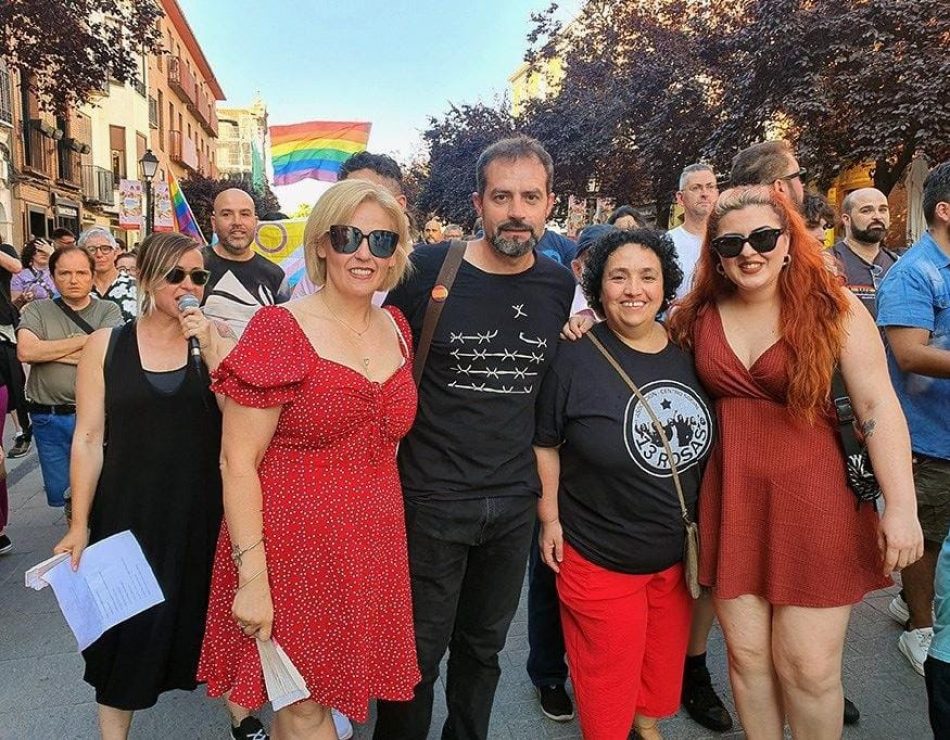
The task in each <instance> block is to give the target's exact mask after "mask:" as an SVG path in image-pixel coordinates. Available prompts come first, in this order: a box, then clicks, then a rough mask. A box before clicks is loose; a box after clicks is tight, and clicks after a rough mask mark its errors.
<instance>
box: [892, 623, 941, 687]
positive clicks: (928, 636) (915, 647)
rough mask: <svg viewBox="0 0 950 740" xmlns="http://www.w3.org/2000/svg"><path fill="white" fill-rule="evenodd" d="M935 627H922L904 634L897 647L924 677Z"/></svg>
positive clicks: (898, 639)
mask: <svg viewBox="0 0 950 740" xmlns="http://www.w3.org/2000/svg"><path fill="white" fill-rule="evenodd" d="M933 636H934V630H933V627H921V628H920V629H916V630H909V631H907V632H904V633H903V634H902V635H901V636H900V637H899V638H897V647H898V648H900V651H901V652H902V653H903V654H904V657H905V658H907V660H908V662H909V663H910V664H911V666H913V668H914V670H915V671H917V672H918V673H919V674H920V675H921V676H923V675H924V661H925V660H927V652H928V651H929V650H930V641H931V640H933Z"/></svg>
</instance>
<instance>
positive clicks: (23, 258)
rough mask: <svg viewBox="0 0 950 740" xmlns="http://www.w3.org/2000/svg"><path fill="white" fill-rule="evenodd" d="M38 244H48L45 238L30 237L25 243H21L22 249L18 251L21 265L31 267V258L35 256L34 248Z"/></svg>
mask: <svg viewBox="0 0 950 740" xmlns="http://www.w3.org/2000/svg"><path fill="white" fill-rule="evenodd" d="M40 244H46V245H49V242H48V241H46V239H39V238H37V239H30V241H28V242H27V243H26V244H24V245H23V251H22V252H20V263H21V264H22V265H23V267H32V266H33V258H34V257H35V256H36V248H37V246H39V245H40Z"/></svg>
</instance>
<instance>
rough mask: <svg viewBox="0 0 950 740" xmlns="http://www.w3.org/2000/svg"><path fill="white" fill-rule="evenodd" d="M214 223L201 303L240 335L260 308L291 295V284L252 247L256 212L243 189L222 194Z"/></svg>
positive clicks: (212, 314) (216, 200)
mask: <svg viewBox="0 0 950 740" xmlns="http://www.w3.org/2000/svg"><path fill="white" fill-rule="evenodd" d="M211 226H212V228H214V233H215V234H216V235H217V237H218V241H217V243H216V244H214V246H211V247H207V248H206V249H205V250H204V258H205V267H206V268H207V269H208V270H210V271H211V278H210V280H208V284H207V285H206V286H205V295H204V300H203V302H202V307H203V308H204V313H205V315H206V316H208V317H211V318H215V319H220V320H221V321H224V322H225V323H226V324H227V325H228V326H230V327H231V328H232V329H233V330H234V332H235V333H236V334H237V335H238V336H241V334H242V333H243V332H244V327H246V326H247V322H248V321H250V320H251V317H252V316H253V315H254V314H255V313H256V312H257V310H258V309H259V308H261V307H262V306H273V305H274V304H277V303H285V302H286V301H288V300H290V286H289V285H288V283H287V276H286V275H285V274H284V271H283V270H281V269H280V268H279V267H278V266H277V265H275V264H274V263H273V262H271V261H270V260H268V259H267V258H265V257H261V255H259V254H257V253H256V252H254V250H253V249H252V248H251V245H252V244H253V243H254V231H255V230H256V229H257V216H256V215H255V213H254V201H253V200H252V199H251V196H250V195H248V194H247V193H245V192H244V191H243V190H241V189H239V188H229V189H228V190H224V191H222V192H220V193H218V196H217V197H216V198H215V199H214V213H213V214H212V216H211Z"/></svg>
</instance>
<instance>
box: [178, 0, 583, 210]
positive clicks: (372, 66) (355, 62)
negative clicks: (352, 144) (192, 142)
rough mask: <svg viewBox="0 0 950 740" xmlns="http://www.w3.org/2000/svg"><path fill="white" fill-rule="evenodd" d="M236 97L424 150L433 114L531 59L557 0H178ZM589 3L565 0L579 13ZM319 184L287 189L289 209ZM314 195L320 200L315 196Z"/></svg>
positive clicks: (490, 94)
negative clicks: (537, 21) (534, 38)
mask: <svg viewBox="0 0 950 740" xmlns="http://www.w3.org/2000/svg"><path fill="white" fill-rule="evenodd" d="M179 4H180V5H181V7H182V9H183V10H184V12H185V16H186V17H187V18H188V22H189V24H190V25H191V28H192V30H193V31H194V33H195V36H196V37H197V38H198V42H199V43H200V44H201V47H202V49H203V50H204V53H205V56H206V57H207V58H208V61H209V63H210V64H211V67H212V69H213V70H214V73H215V76H216V77H217V78H218V82H220V83H221V87H222V88H223V89H224V93H225V95H227V99H228V103H229V104H232V105H238V106H239V105H246V104H247V103H249V102H250V100H251V99H252V98H253V96H254V95H255V93H256V92H257V91H260V93H261V96H262V97H263V99H264V101H265V102H266V103H267V107H268V110H269V112H270V123H271V124H272V125H275V124H286V123H298V122H300V121H307V120H367V121H372V123H373V129H372V133H371V135H370V140H369V149H370V150H371V151H375V152H383V153H388V154H392V155H393V156H395V157H396V158H397V159H399V160H401V161H405V160H408V159H409V158H411V157H412V156H414V155H416V154H418V153H419V152H420V151H421V145H420V132H421V131H422V130H423V129H424V128H425V126H426V122H427V117H428V116H430V115H435V116H438V115H440V114H441V113H443V112H444V111H446V110H447V109H448V107H449V103H450V102H451V103H471V102H476V101H478V100H483V101H486V102H490V101H492V100H494V99H495V97H496V96H499V95H502V94H504V93H505V91H506V90H507V84H508V75H510V74H511V73H512V72H513V71H514V70H515V69H516V68H517V66H518V65H519V64H520V63H521V61H522V58H523V56H524V53H525V50H526V49H527V43H528V42H527V38H526V37H527V34H528V31H529V30H530V28H531V23H530V14H531V13H532V12H534V11H539V10H542V9H544V8H546V7H547V5H548V0H487V1H486V0H467V1H466V2H459V1H458V0H441V1H439V0H390V1H389V2H385V1H384V0H332V1H330V0H319V1H316V0H297V1H296V2H291V1H289V0H271V1H270V2H260V0H258V1H257V2H250V1H249V0H232V1H230V2H224V0H213V1H210V2H209V0H179ZM580 5H581V0H564V1H563V2H561V3H560V6H561V10H560V11H559V12H560V13H562V14H563V15H565V16H569V15H570V14H573V13H574V12H576V11H577V9H578V8H579V7H580ZM321 190H322V188H320V187H319V186H316V188H315V187H314V186H305V187H303V188H297V187H296V186H291V187H290V188H281V189H280V190H279V191H278V195H279V196H280V198H281V203H282V205H283V206H284V208H285V209H292V208H293V207H295V206H296V205H297V203H299V202H302V201H304V200H311V199H312V198H313V197H314V195H315V194H317V193H319V192H320V191H321ZM311 202H312V201H311Z"/></svg>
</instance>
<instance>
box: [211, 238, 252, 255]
mask: <svg viewBox="0 0 950 740" xmlns="http://www.w3.org/2000/svg"><path fill="white" fill-rule="evenodd" d="M244 240H247V243H246V244H243V246H242V244H241V243H237V244H236V243H235V242H233V241H232V240H231V238H230V237H228V236H224V237H222V236H221V235H220V234H218V243H219V244H220V245H221V247H222V249H224V251H226V252H230V253H231V254H244V252H246V251H247V250H248V248H249V247H250V246H251V242H253V239H248V238H247V237H246V236H245V237H240V242H243V241H244Z"/></svg>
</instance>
